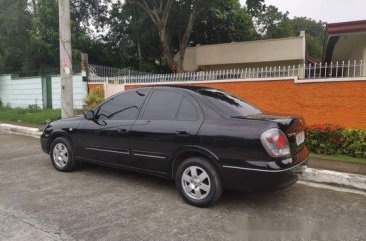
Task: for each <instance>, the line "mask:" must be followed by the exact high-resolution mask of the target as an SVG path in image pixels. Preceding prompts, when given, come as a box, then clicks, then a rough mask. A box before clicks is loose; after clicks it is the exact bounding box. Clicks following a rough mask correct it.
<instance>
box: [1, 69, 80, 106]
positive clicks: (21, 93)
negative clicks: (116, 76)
mask: <svg viewBox="0 0 366 241" xmlns="http://www.w3.org/2000/svg"><path fill="white" fill-rule="evenodd" d="M51 81H52V108H53V109H60V108H61V101H60V96H61V80H60V77H59V76H53V77H52V78H51ZM73 87H74V88H73V89H74V108H75V109H82V108H83V105H84V98H85V97H86V95H87V83H86V82H83V81H82V77H81V75H74V77H73ZM0 99H1V101H2V102H3V105H10V107H12V108H16V107H20V108H28V106H29V105H37V106H38V107H40V108H42V107H43V95H42V77H29V78H12V77H11V75H0Z"/></svg>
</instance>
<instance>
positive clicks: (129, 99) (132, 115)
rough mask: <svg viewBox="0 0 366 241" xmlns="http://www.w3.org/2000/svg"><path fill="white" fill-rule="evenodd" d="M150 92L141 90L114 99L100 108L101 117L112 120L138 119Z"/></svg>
mask: <svg viewBox="0 0 366 241" xmlns="http://www.w3.org/2000/svg"><path fill="white" fill-rule="evenodd" d="M148 91H149V89H139V90H136V91H129V92H126V93H123V94H120V95H117V96H115V97H113V98H112V99H110V100H108V101H107V102H105V103H104V104H102V105H101V106H100V108H99V110H98V115H99V117H100V118H104V119H111V120H133V119H136V117H137V114H138V112H139V108H140V107H141V105H142V104H143V102H144V100H145V98H146V95H147V94H148Z"/></svg>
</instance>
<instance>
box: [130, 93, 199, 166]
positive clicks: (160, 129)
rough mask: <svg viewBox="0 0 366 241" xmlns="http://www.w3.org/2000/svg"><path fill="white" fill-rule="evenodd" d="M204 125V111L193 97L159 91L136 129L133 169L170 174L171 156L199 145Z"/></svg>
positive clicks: (149, 103)
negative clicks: (182, 149) (187, 147)
mask: <svg viewBox="0 0 366 241" xmlns="http://www.w3.org/2000/svg"><path fill="white" fill-rule="evenodd" d="M202 122H203V113H202V110H201V108H200V106H199V104H198V103H197V101H196V100H195V99H194V98H193V97H192V96H191V95H189V94H186V93H184V91H178V90H176V91H173V90H168V88H155V89H154V90H153V92H152V93H151V95H150V98H149V101H148V102H147V103H146V105H145V107H144V110H143V113H140V116H139V118H138V119H137V120H136V122H135V124H134V125H133V127H132V131H131V158H132V165H133V166H135V167H137V168H141V169H146V170H151V171H156V172H160V173H167V172H168V171H169V169H170V161H169V160H170V157H171V155H172V154H173V153H174V152H175V151H176V150H177V149H178V148H180V147H181V146H183V145H187V144H191V143H194V142H195V138H196V134H197V132H198V130H199V128H200V126H201V125H202Z"/></svg>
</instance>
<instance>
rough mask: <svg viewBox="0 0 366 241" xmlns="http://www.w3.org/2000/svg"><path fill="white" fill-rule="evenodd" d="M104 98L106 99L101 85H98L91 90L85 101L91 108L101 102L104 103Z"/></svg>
mask: <svg viewBox="0 0 366 241" xmlns="http://www.w3.org/2000/svg"><path fill="white" fill-rule="evenodd" d="M103 100H104V93H103V90H102V89H101V88H100V87H97V88H95V89H93V90H90V91H89V94H88V95H87V96H86V98H85V99H84V102H85V104H86V105H87V108H88V109H89V110H90V109H93V108H94V107H96V106H97V105H99V104H100V103H102V101H103Z"/></svg>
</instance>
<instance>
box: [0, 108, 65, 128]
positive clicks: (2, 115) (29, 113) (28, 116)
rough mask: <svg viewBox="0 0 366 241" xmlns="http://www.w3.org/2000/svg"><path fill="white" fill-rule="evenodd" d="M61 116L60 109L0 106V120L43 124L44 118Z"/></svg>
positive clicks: (54, 118) (52, 118) (53, 118)
mask: <svg viewBox="0 0 366 241" xmlns="http://www.w3.org/2000/svg"><path fill="white" fill-rule="evenodd" d="M60 118H61V110H60V109H58V110H52V109H44V110H43V109H41V110H29V109H21V108H14V109H11V108H0V120H3V121H14V122H20V123H30V124H38V125H43V124H45V123H46V120H57V119H60Z"/></svg>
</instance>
